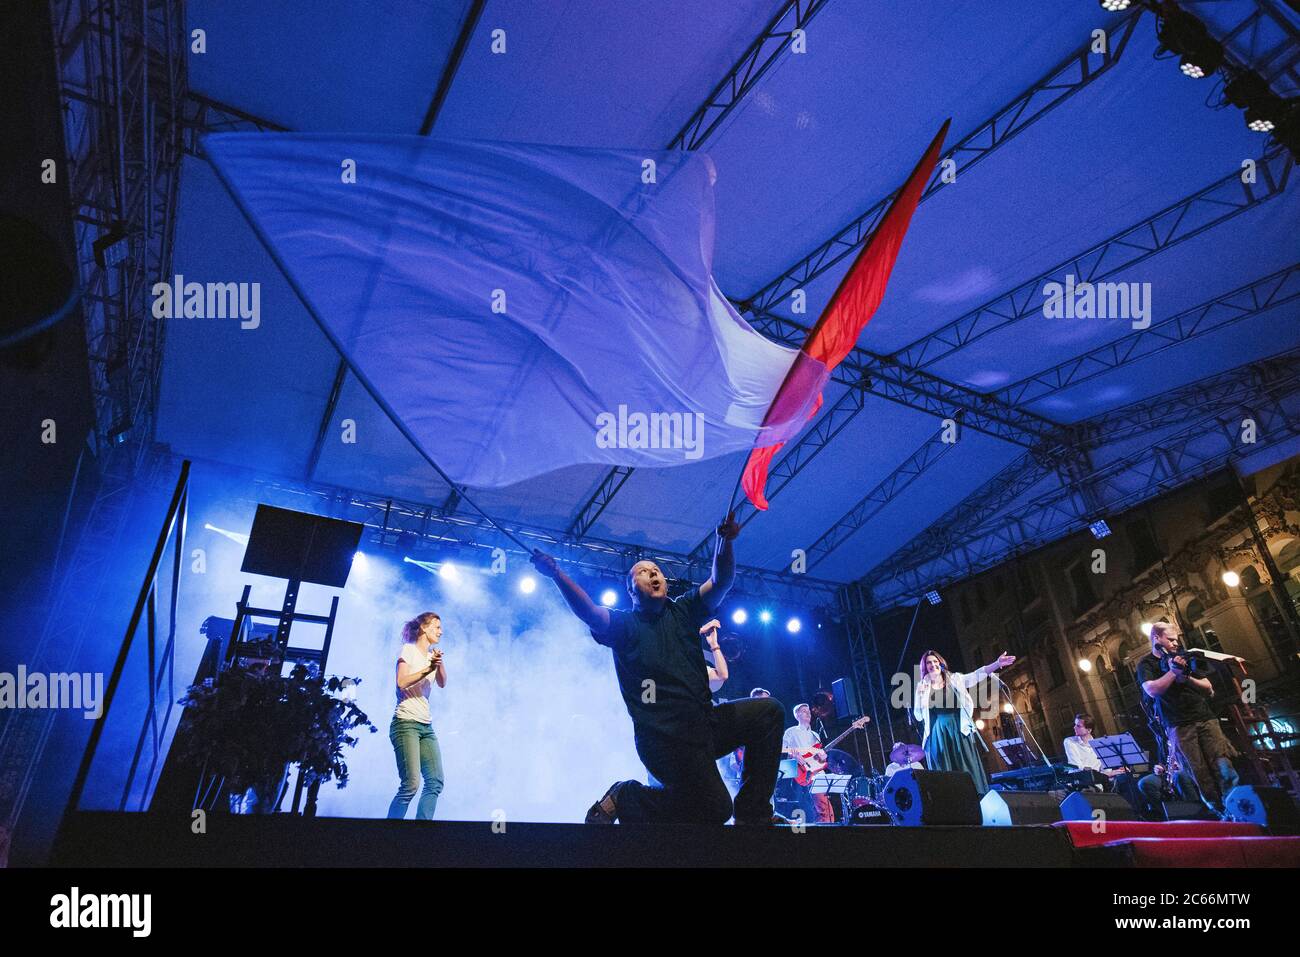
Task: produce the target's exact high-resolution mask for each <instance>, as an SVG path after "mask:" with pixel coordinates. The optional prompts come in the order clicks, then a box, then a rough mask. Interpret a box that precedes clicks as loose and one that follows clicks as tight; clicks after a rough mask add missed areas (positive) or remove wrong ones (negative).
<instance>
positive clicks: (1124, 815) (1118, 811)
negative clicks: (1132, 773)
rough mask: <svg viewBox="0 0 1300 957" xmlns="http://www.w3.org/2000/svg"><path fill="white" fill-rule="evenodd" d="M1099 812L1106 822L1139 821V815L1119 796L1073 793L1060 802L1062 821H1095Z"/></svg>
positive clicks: (1093, 792)
mask: <svg viewBox="0 0 1300 957" xmlns="http://www.w3.org/2000/svg"><path fill="white" fill-rule="evenodd" d="M1097 811H1101V812H1102V814H1103V815H1104V820H1107V821H1140V820H1141V819H1142V818H1141V815H1139V814H1138V812H1137V811H1135V810H1134V809H1133V805H1132V804H1129V803H1128V801H1127V800H1126V799H1125V798H1124V797H1123V795H1120V794H1106V793H1104V792H1101V791H1075V792H1074V793H1073V794H1071V795H1070V796H1069V797H1067V798H1066V799H1065V800H1064V801H1062V802H1061V820H1062V821H1093V820H1097V815H1096V813H1095V812H1097Z"/></svg>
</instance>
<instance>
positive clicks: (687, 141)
mask: <svg viewBox="0 0 1300 957" xmlns="http://www.w3.org/2000/svg"><path fill="white" fill-rule="evenodd" d="M817 9H820V5H816V4H814V5H809V8H808V9H807V10H805V11H804V14H805V18H804V20H803V21H802V23H806V22H807V20H809V19H811V18H812V16H813V14H815V13H816V12H817ZM798 10H799V5H798V4H796V3H791V4H789V5H787V6H786V8H785V9H784V10H782V11H781V13H779V14H778V15H777V17H776V19H774V20H773V22H772V23H771V24H769V26H768V28H767V30H766V31H765V32H764V33H763V34H762V35H761V36H760V37H759V38H758V40H756V41H755V42H754V44H753V45H751V47H750V49H749V50H748V51H747V52H746V54H745V56H744V57H742V58H741V61H740V62H739V63H738V64H736V66H735V67H733V68H732V71H731V73H729V74H728V75H727V77H725V78H724V79H723V80H722V81H721V82H720V83H719V84H718V86H717V87H716V88H715V89H714V91H713V93H712V94H711V95H710V98H709V100H707V101H706V102H705V104H704V105H702V106H701V107H700V108H699V109H698V110H697V111H696V113H695V115H694V116H693V117H692V119H691V121H690V122H688V123H687V125H686V127H684V128H683V130H682V132H681V133H679V134H678V135H677V136H676V137H675V138H674V139H673V142H672V143H671V144H670V146H669V148H670V149H671V148H681V149H698V148H699V147H700V146H701V145H703V143H704V141H705V140H706V139H707V138H708V136H709V135H711V134H712V133H713V132H714V131H715V130H716V129H717V126H718V123H719V122H720V121H721V120H722V118H723V117H724V116H725V115H726V112H728V111H730V110H731V109H732V108H733V107H734V106H735V105H736V103H737V102H738V101H739V99H740V98H741V97H743V96H744V94H745V93H747V92H748V91H749V90H750V89H752V87H753V85H754V82H755V81H756V80H757V78H758V75H761V70H760V71H759V72H758V74H757V75H754V70H753V66H752V64H753V62H754V58H755V57H757V56H758V51H759V50H760V49H761V48H763V47H764V46H765V45H766V46H770V45H771V44H770V43H769V41H771V40H773V39H776V38H780V37H781V36H784V34H782V33H780V32H779V27H780V26H781V25H783V24H786V25H788V23H789V21H790V17H791V15H792V14H795V15H796V16H797V13H798ZM1140 15H1141V9H1140V8H1139V9H1137V10H1134V11H1132V12H1130V13H1128V14H1126V15H1125V16H1123V17H1122V18H1120V19H1118V20H1117V21H1116V22H1115V24H1114V25H1113V26H1112V28H1111V30H1110V31H1109V34H1110V36H1111V37H1113V38H1115V39H1113V41H1112V42H1110V43H1108V44H1107V46H1106V49H1105V50H1104V51H1103V52H1101V53H1097V52H1094V51H1093V45H1094V44H1093V42H1092V40H1091V39H1089V41H1088V42H1087V43H1085V44H1083V45H1082V46H1080V47H1079V49H1077V50H1076V51H1075V52H1073V53H1072V54H1070V56H1068V57H1066V59H1065V60H1064V61H1063V62H1062V63H1060V64H1059V65H1058V66H1057V67H1055V68H1054V69H1052V70H1051V71H1049V72H1048V73H1047V74H1046V75H1045V76H1044V77H1042V78H1041V79H1040V80H1039V81H1038V82H1037V83H1035V84H1033V85H1032V86H1030V87H1029V88H1028V89H1026V90H1025V91H1024V92H1022V93H1021V94H1020V95H1019V96H1017V97H1016V98H1015V99H1013V100H1012V101H1011V102H1010V103H1008V104H1007V105H1006V106H1004V107H1003V108H1002V109H1000V110H999V111H998V112H997V113H995V114H994V115H993V116H992V117H990V118H989V119H988V120H986V121H985V122H984V123H983V124H981V125H980V126H979V127H978V128H976V129H975V130H974V131H973V132H971V133H970V134H968V135H967V136H966V137H965V138H964V139H962V140H961V141H959V142H958V143H957V144H956V145H954V146H953V147H952V149H951V150H949V153H948V155H949V158H951V159H952V161H953V163H954V164H955V167H956V172H957V174H958V175H960V174H961V172H962V171H964V170H968V169H970V168H971V167H973V166H974V165H975V164H976V163H978V162H979V161H980V160H982V159H984V158H985V157H987V156H988V155H989V154H990V153H992V152H993V151H994V150H996V149H998V148H999V147H1000V146H1002V145H1003V144H1005V143H1007V142H1009V141H1010V140H1011V139H1012V138H1014V137H1015V136H1016V135H1017V134H1018V133H1020V132H1021V131H1023V130H1025V129H1026V128H1028V127H1029V126H1030V125H1031V124H1032V123H1034V122H1035V121H1036V120H1038V119H1040V118H1042V117H1043V116H1045V115H1046V114H1047V113H1048V112H1049V111H1051V110H1052V109H1054V108H1055V107H1057V106H1059V105H1060V104H1062V103H1064V102H1065V101H1066V100H1067V99H1069V98H1070V97H1071V96H1072V95H1074V94H1075V93H1077V92H1078V91H1079V90H1082V89H1083V88H1084V87H1086V86H1087V85H1088V84H1090V83H1092V82H1093V81H1094V80H1096V79H1097V78H1098V77H1100V76H1102V75H1103V74H1105V73H1106V72H1107V71H1108V70H1109V69H1110V68H1111V67H1112V66H1114V65H1115V64H1116V63H1117V62H1118V61H1119V58H1120V56H1121V55H1122V54H1123V52H1124V50H1125V48H1126V47H1127V46H1128V41H1129V38H1130V37H1131V36H1132V34H1133V29H1134V28H1135V27H1136V26H1137V22H1138V18H1139V17H1140ZM802 23H800V24H797V25H802ZM790 28H791V29H793V27H790ZM783 49H784V46H783V45H779V46H776V47H775V48H774V49H772V50H771V54H770V58H769V60H768V61H766V62H765V64H764V65H763V67H762V68H761V69H762V70H766V68H767V65H769V64H770V63H771V62H772V60H774V59H775V57H776V56H777V55H779V54H780V52H781V51H782V50H783ZM723 92H726V94H727V95H726V97H725V108H724V107H719V106H718V105H717V104H718V103H719V102H720V100H719V97H720V95H721V94H722V93H723ZM719 110H721V112H718V111H719ZM711 112H715V113H718V115H717V116H716V118H715V119H714V120H712V121H711V122H709V123H708V124H707V125H705V120H706V119H707V117H708V116H709V115H710V114H711ZM942 185H943V181H942V180H941V179H940V178H939V174H938V173H936V174H935V177H934V179H933V180H932V181H931V182H930V184H929V185H928V186H927V188H926V190H925V193H924V194H923V195H922V197H921V199H922V201H924V200H925V199H927V198H928V197H930V196H932V195H933V194H934V193H935V192H937V191H938V189H939V188H940V187H941V186H942ZM900 189H901V187H900ZM897 195H898V190H894V191H893V192H891V193H890V194H889V195H888V196H886V197H884V198H882V199H881V200H879V201H878V202H876V203H875V204H874V205H873V206H872V207H871V208H870V209H869V210H867V211H866V212H865V213H863V214H862V215H860V216H858V217H856V218H855V219H854V220H853V221H852V222H851V223H849V224H848V225H847V226H845V227H844V228H843V229H841V230H840V231H839V232H837V233H836V234H835V235H834V236H832V237H831V238H830V239H828V240H827V241H826V242H824V243H822V244H821V245H820V246H818V247H817V249H815V250H814V251H813V252H812V253H810V254H809V255H807V256H805V257H804V258H803V259H801V260H800V261H799V262H797V263H795V264H794V265H793V266H791V267H790V268H789V269H787V270H785V272H783V273H782V274H781V275H780V276H778V277H777V278H776V279H773V280H772V281H771V282H769V283H768V284H767V285H766V286H764V287H763V288H762V289H760V290H759V291H758V292H756V293H754V294H753V295H752V296H750V297H748V298H747V299H745V300H733V302H734V303H735V305H736V307H737V308H738V309H740V310H741V311H742V312H750V313H752V315H751V318H750V324H751V325H752V326H753V327H754V328H755V329H757V330H758V331H759V332H761V333H763V334H764V335H765V336H767V337H768V338H769V339H772V340H774V341H776V342H781V343H784V344H786V345H792V346H794V347H795V348H798V347H799V346H801V345H803V343H804V341H805V340H806V339H807V338H808V333H809V331H810V330H809V329H808V327H806V326H804V325H801V324H800V323H798V322H796V321H794V320H793V319H790V318H788V317H786V316H782V315H780V314H778V313H776V312H774V311H773V310H774V308H775V306H776V305H777V304H778V303H780V302H782V301H783V300H784V299H786V298H787V297H788V296H789V295H790V293H792V292H793V291H794V290H796V289H800V288H803V287H804V286H806V285H807V284H808V283H810V282H812V281H813V280H815V279H816V278H817V277H819V276H821V275H822V274H823V273H825V272H827V271H828V270H830V269H832V268H834V267H835V266H836V265H837V264H838V263H840V262H841V261H843V260H844V259H845V258H847V257H848V256H850V255H852V254H854V253H856V252H857V250H858V249H860V248H861V247H862V245H863V244H864V243H865V242H866V241H867V239H868V238H870V236H871V234H872V233H873V232H874V231H875V230H876V227H877V226H878V225H879V224H880V220H881V218H882V217H883V216H884V214H885V212H886V210H888V209H889V206H890V204H891V203H892V202H893V201H894V198H895V197H896V196H897ZM833 378H834V381H836V382H839V383H840V384H842V385H846V386H848V387H849V388H850V390H864V391H867V392H870V393H872V394H874V395H879V396H881V397H883V398H886V399H889V400H891V401H893V402H898V403H900V404H902V405H906V406H909V407H911V408H916V409H920V410H922V411H924V412H927V413H930V414H932V415H936V416H938V417H939V418H953V417H955V416H957V415H958V414H959V413H960V414H961V415H962V416H963V419H964V422H965V423H966V424H967V425H968V426H969V427H970V428H973V429H975V430H976V431H980V432H986V433H987V434H990V435H994V436H996V437H998V438H1002V439H1005V440H1007V441H1011V442H1015V443H1016V444H1018V445H1025V446H1029V445H1033V444H1035V443H1036V442H1038V441H1040V440H1041V438H1042V437H1043V436H1044V435H1045V434H1046V433H1048V432H1049V431H1051V430H1053V429H1054V428H1056V427H1055V424H1054V423H1051V422H1048V421H1046V420H1043V419H1041V418H1040V417H1038V416H1034V415H1031V414H1029V413H1026V412H1023V411H1021V410H1019V409H1016V408H1014V407H1012V406H1009V405H1007V404H1006V403H1002V402H1000V401H999V400H997V399H993V398H990V397H988V396H985V395H981V394H980V393H978V392H976V391H974V390H972V389H965V388H963V387H961V386H959V385H956V384H954V383H951V382H947V381H945V380H943V379H941V378H939V377H938V376H933V375H929V374H925V373H920V372H918V371H916V370H912V369H908V368H906V367H904V366H903V365H901V364H899V363H896V362H892V361H891V360H889V359H887V358H885V357H883V356H878V355H875V354H873V353H870V352H867V351H866V350H864V349H855V350H854V351H853V353H852V354H851V355H850V357H849V358H847V359H846V360H845V361H844V362H843V363H842V364H841V365H840V367H839V368H838V369H836V370H835V373H834V376H833ZM862 406H863V404H862V396H861V395H855V394H847V395H845V396H844V397H842V398H841V399H840V400H839V401H838V402H837V403H835V405H834V406H832V408H830V409H828V410H827V411H826V412H824V413H823V414H822V418H821V419H820V420H819V421H818V423H817V425H816V426H815V427H814V431H815V432H817V433H819V434H817V435H812V434H810V435H808V436H805V439H806V440H807V443H808V444H804V443H800V446H801V447H796V448H792V449H790V450H789V451H787V452H786V454H785V456H784V458H783V459H782V460H781V461H780V462H778V463H777V465H776V467H775V468H774V470H773V475H772V477H773V478H774V479H777V478H785V479H786V480H787V481H788V478H789V477H793V475H794V474H796V473H797V472H798V471H799V469H800V468H802V467H803V465H804V464H806V463H807V462H808V461H809V460H811V459H812V458H813V456H815V455H816V452H817V451H820V449H821V448H822V447H824V445H825V443H826V442H827V441H829V438H830V436H833V435H834V434H836V433H837V432H838V431H839V430H840V429H842V428H843V426H844V425H846V424H847V423H848V421H849V420H850V419H851V418H852V417H853V415H855V414H857V412H859V411H861V409H862ZM632 471H633V470H632V469H618V468H615V469H611V470H610V471H609V472H607V473H606V475H605V477H604V478H603V479H602V480H601V482H600V484H599V485H598V486H597V488H596V491H595V492H594V493H593V494H592V496H591V497H590V499H588V501H587V502H586V503H585V504H584V505H583V506H582V508H580V509H579V510H578V512H577V514H576V515H575V516H574V519H573V521H572V522H571V523H570V526H569V528H570V531H571V533H572V534H573V535H574V537H575V538H581V537H582V536H583V535H585V534H586V533H587V531H588V530H589V529H590V528H591V527H592V525H594V524H595V522H596V519H597V518H599V517H600V514H601V512H603V511H604V509H605V507H606V506H607V505H608V504H609V503H610V501H611V500H612V499H613V498H614V496H615V495H617V494H618V492H619V490H620V489H621V488H622V487H623V485H624V484H625V483H626V482H627V480H628V478H629V477H630V476H631V474H632ZM780 484H781V485H784V482H781V483H780ZM769 498H770V495H769ZM748 517H751V518H752V514H751V515H749V516H748ZM707 547H708V540H707V539H706V540H705V541H704V542H701V543H700V545H698V546H697V547H696V548H695V549H693V550H692V552H691V554H696V553H697V552H699V551H700V550H701V549H704V548H707Z"/></svg>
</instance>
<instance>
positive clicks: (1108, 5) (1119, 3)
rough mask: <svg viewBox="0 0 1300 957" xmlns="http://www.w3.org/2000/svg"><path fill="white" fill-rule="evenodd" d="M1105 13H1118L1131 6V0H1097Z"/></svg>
mask: <svg viewBox="0 0 1300 957" xmlns="http://www.w3.org/2000/svg"><path fill="white" fill-rule="evenodd" d="M1098 2H1099V3H1100V4H1101V8H1102V9H1103V10H1105V11H1106V12H1107V13H1119V12H1121V11H1123V10H1127V9H1128V8H1129V7H1131V6H1133V0H1098Z"/></svg>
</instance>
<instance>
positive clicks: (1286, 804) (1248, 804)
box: [1223, 784, 1300, 831]
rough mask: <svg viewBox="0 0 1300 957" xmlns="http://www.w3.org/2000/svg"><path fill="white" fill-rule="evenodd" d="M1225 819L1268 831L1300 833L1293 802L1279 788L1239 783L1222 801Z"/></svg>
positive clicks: (1299, 813) (1299, 820) (1298, 813)
mask: <svg viewBox="0 0 1300 957" xmlns="http://www.w3.org/2000/svg"><path fill="white" fill-rule="evenodd" d="M1223 808H1224V810H1225V811H1226V812H1227V814H1228V820H1230V821H1240V822H1243V823H1246V824H1258V825H1259V826H1260V827H1266V828H1268V829H1269V830H1282V831H1300V811H1297V809H1296V803H1295V799H1294V798H1292V797H1291V796H1290V795H1289V794H1288V793H1287V792H1286V791H1284V790H1282V789H1281V788H1269V787H1260V786H1259V785H1255V784H1241V785H1238V786H1237V787H1235V788H1233V789H1232V790H1231V791H1229V792H1228V797H1227V798H1226V799H1225V800H1224V802H1223Z"/></svg>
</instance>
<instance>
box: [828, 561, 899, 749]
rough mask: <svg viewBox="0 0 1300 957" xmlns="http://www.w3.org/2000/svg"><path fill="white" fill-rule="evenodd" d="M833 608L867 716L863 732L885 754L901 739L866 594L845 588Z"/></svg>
mask: <svg viewBox="0 0 1300 957" xmlns="http://www.w3.org/2000/svg"><path fill="white" fill-rule="evenodd" d="M837 608H838V609H839V613H840V615H841V617H842V620H843V623H844V634H845V637H846V638H847V639H848V645H849V665H850V667H851V668H852V669H853V682H854V690H855V691H857V694H858V707H859V708H860V709H861V711H862V713H863V714H868V715H871V724H870V725H868V727H867V729H866V733H867V734H868V735H871V734H873V733H874V734H875V737H876V744H877V746H878V753H880V754H888V753H889V748H890V746H891V745H892V743H893V742H895V741H898V740H900V738H901V736H900V735H899V734H898V733H897V731H896V730H895V729H894V718H895V715H896V714H897V712H898V710H899V709H897V708H894V707H892V706H891V704H890V701H889V697H890V690H891V687H890V684H889V683H888V680H887V679H886V677H885V669H884V666H883V664H882V663H881V661H880V643H879V642H878V641H876V629H875V621H874V611H873V609H872V607H871V603H870V600H869V596H868V593H867V591H866V589H865V588H863V587H862V586H861V585H857V584H854V585H846V586H844V588H842V589H841V590H840V593H839V595H838V596H837Z"/></svg>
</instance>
